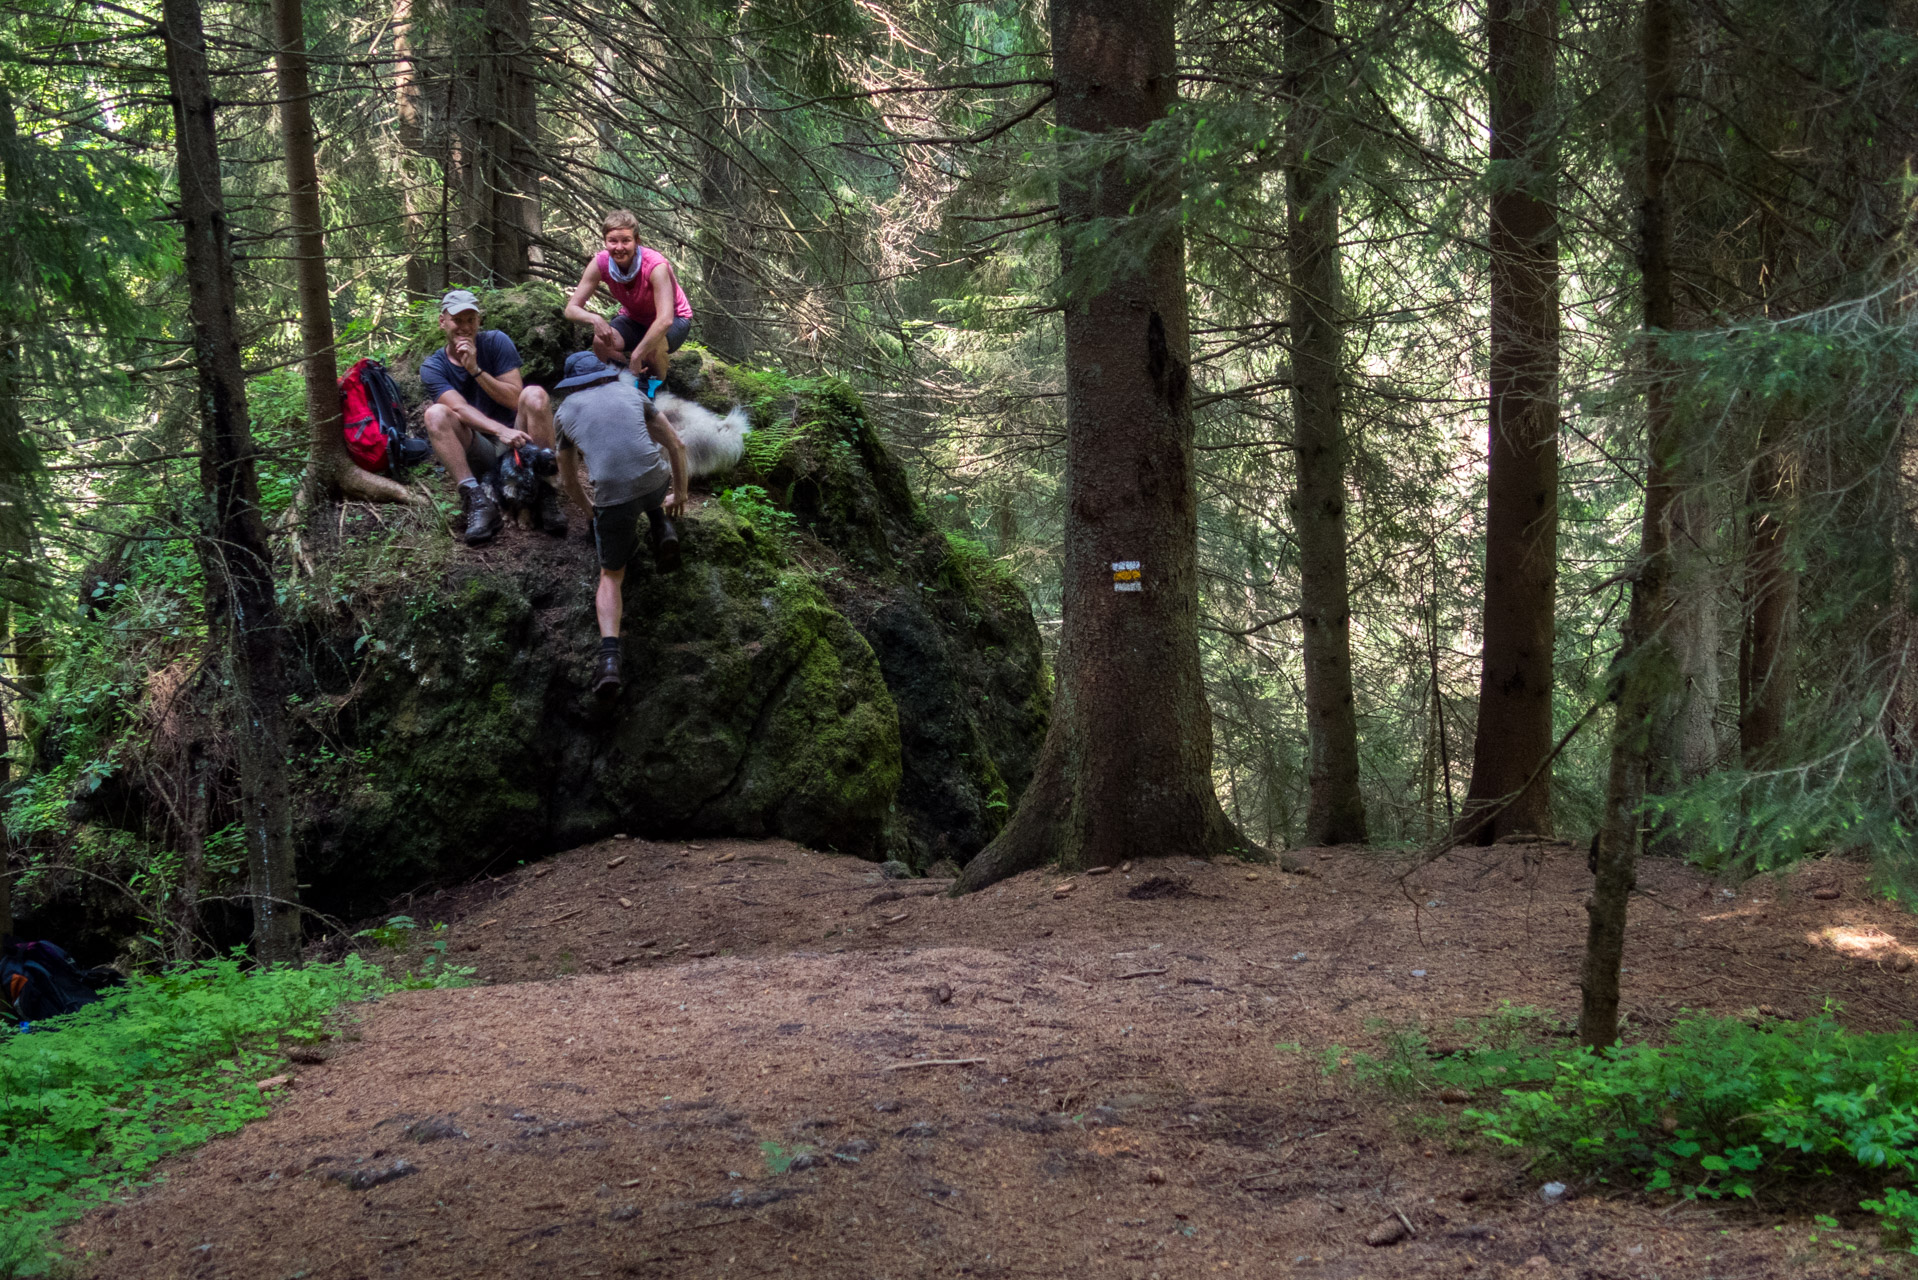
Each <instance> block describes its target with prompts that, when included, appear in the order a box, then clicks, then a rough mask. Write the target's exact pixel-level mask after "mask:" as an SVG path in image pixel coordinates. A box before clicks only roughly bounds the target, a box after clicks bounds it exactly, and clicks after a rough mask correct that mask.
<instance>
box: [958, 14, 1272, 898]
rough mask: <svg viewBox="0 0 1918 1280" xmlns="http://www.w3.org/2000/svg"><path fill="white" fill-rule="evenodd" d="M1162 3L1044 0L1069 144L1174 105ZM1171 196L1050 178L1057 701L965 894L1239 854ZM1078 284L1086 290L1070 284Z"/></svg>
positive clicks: (965, 879)
mask: <svg viewBox="0 0 1918 1280" xmlns="http://www.w3.org/2000/svg"><path fill="white" fill-rule="evenodd" d="M1175 8H1176V5H1175V3H1174V0H1053V4H1052V7H1051V22H1052V54H1053V65H1054V69H1055V74H1056V77H1057V82H1058V106H1057V112H1058V122H1059V124H1060V126H1061V128H1062V130H1064V131H1066V139H1067V141H1066V143H1065V145H1066V146H1068V147H1070V146H1071V138H1072V137H1073V135H1075V134H1079V135H1089V136H1090V137H1091V138H1093V139H1094V140H1101V139H1102V136H1103V138H1105V139H1109V137H1110V135H1112V134H1113V133H1115V132H1117V131H1121V130H1124V131H1137V130H1143V129H1145V128H1146V127H1148V126H1149V125H1151V124H1152V123H1153V122H1155V121H1157V120H1160V119H1163V118H1164V116H1165V114H1166V112H1167V111H1168V110H1169V109H1170V107H1171V106H1172V103H1173V100H1174V97H1175V95H1176V93H1177V80H1176V76H1177V64H1176V61H1175V59H1174V56H1173V17H1174V11H1175ZM1178 198H1179V197H1178V191H1177V187H1176V185H1175V184H1174V181H1172V180H1170V179H1169V177H1167V178H1162V179H1161V180H1160V181H1158V182H1156V183H1154V182H1150V181H1148V180H1147V179H1146V178H1145V177H1143V176H1142V175H1139V174H1138V173H1136V172H1134V173H1131V174H1128V172H1127V170H1126V167H1125V166H1124V165H1123V164H1122V163H1119V162H1117V161H1116V160H1115V161H1108V162H1106V163H1104V164H1103V165H1102V166H1101V167H1100V168H1099V169H1098V170H1097V171H1096V172H1094V173H1089V174H1088V173H1084V172H1078V171H1074V170H1073V168H1072V166H1071V165H1069V164H1068V165H1067V166H1066V167H1065V172H1064V173H1063V174H1062V178H1061V182H1060V188H1059V208H1060V215H1061V219H1062V221H1063V223H1064V224H1065V226H1064V231H1063V234H1062V236H1061V241H1060V255H1061V259H1062V266H1063V268H1064V274H1065V277H1066V279H1067V280H1068V281H1069V282H1072V285H1073V287H1072V295H1073V296H1071V297H1069V298H1068V300H1067V305H1066V309H1065V368H1066V495H1065V498H1066V529H1065V554H1064V558H1063V565H1062V578H1063V583H1062V586H1063V597H1064V598H1063V611H1064V618H1063V626H1062V629H1061V636H1060V646H1059V665H1058V680H1059V683H1058V697H1057V699H1056V700H1055V702H1054V704H1053V712H1052V720H1051V723H1050V725H1049V726H1048V728H1047V732H1046V741H1045V745H1044V747H1043V749H1042V750H1041V752H1040V759H1039V763H1038V767H1037V769H1036V771H1035V773H1034V777H1033V781H1032V784H1031V785H1030V786H1029V787H1027V789H1026V793H1025V795H1024V797H1023V798H1022V799H1021V801H1020V805H1019V809H1018V812H1017V813H1015V814H1014V815H1013V818H1012V821H1011V822H1010V823H1009V824H1008V825H1007V827H1006V829H1005V830H1004V831H1002V832H1001V833H1000V834H999V837H998V838H997V839H996V840H994V841H993V842H992V844H991V845H989V846H987V848H986V849H985V850H983V851H982V852H981V853H980V854H979V855H978V856H977V857H975V858H974V859H973V860H972V862H971V863H970V864H969V865H968V866H967V867H966V869H965V872H964V873H963V874H962V875H961V876H960V879H959V881H958V883H957V884H956V885H955V886H954V892H956V893H957V892H967V891H970V890H973V889H978V888H980V887H982V886H984V885H987V884H991V883H992V882H993V881H995V880H998V879H1001V878H1003V877H1005V876H1008V875H1013V874H1016V873H1018V872H1020V871H1023V870H1026V869H1028V868H1030V867H1034V866H1037V865H1039V864H1041V863H1043V862H1046V861H1050V860H1056V861H1057V862H1059V863H1060V864H1061V865H1062V866H1065V867H1068V868H1079V867H1087V866H1110V865H1112V864H1114V863H1117V862H1120V861H1122V860H1124V859H1127V858H1146V857H1166V856H1175V855H1182V856H1194V857H1204V856H1207V855H1210V854H1218V853H1226V852H1229V851H1232V850H1234V849H1250V848H1251V846H1249V845H1247V843H1246V842H1245V841H1244V840H1243V838H1242V837H1240V836H1239V834H1238V832H1236V831H1235V830H1234V829H1233V828H1232V826H1231V824H1230V823H1229V822H1228V821H1227V819H1226V816H1225V812H1224V810H1223V809H1221V808H1220V806H1219V800H1218V797H1217V795H1216V794H1215V793H1214V792H1213V789H1212V775H1211V770H1212V723H1211V716H1210V713H1209V711H1208V709H1207V707H1206V700H1205V688H1204V684H1203V682H1202V680H1201V678H1200V672H1199V643H1198V596H1199V591H1198V568H1197V559H1198V502H1197V495H1196V493H1195V491H1194V488H1193V462H1192V407H1191V398H1190V381H1189V380H1190V369H1189V366H1188V363H1187V360H1188V357H1187V351H1188V334H1187V328H1186V298H1185V246H1184V240H1183V237H1182V236H1181V234H1180V233H1179V231H1178V229H1177V221H1176V218H1171V217H1166V216H1165V215H1168V214H1171V213H1173V212H1175V211H1176V206H1177V201H1178ZM1142 216H1143V217H1148V218H1154V219H1156V220H1159V221H1160V225H1161V228H1162V229H1161V232H1160V234H1159V238H1158V239H1157V240H1156V241H1155V242H1154V243H1153V245H1152V246H1151V248H1150V249H1149V250H1148V251H1147V252H1146V254H1145V256H1144V258H1143V260H1140V259H1138V258H1136V257H1124V258H1119V259H1117V260H1116V262H1115V260H1114V256H1113V255H1112V254H1111V253H1110V252H1109V251H1108V250H1104V249H1101V248H1100V247H1098V246H1097V245H1095V244H1093V243H1091V242H1090V238H1089V237H1088V236H1087V234H1086V230H1087V225H1088V224H1089V223H1091V222H1092V221H1093V220H1094V219H1106V220H1110V221H1111V222H1114V223H1119V224H1124V223H1127V222H1130V221H1132V220H1134V219H1135V218H1138V217H1142ZM1088 276H1091V277H1092V278H1093V282H1092V283H1090V284H1087V283H1084V282H1085V280H1086V278H1087V277H1088Z"/></svg>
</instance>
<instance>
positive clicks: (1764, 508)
mask: <svg viewBox="0 0 1918 1280" xmlns="http://www.w3.org/2000/svg"><path fill="white" fill-rule="evenodd" d="M1777 417H1778V415H1776V414H1772V415H1769V416H1768V417H1767V418H1766V423H1765V431H1764V432H1763V434H1762V435H1761V437H1760V439H1759V444H1758V458H1757V460H1756V461H1754V462H1753V464H1752V471H1751V481H1750V489H1749V494H1748V502H1749V515H1748V516H1747V518H1746V535H1745V616H1744V629H1743V631H1742V633H1741V635H1740V637H1739V645H1738V751H1739V755H1740V757H1741V762H1742V763H1743V764H1744V766H1745V767H1746V768H1747V769H1763V768H1766V767H1768V766H1769V765H1772V764H1775V763H1776V762H1777V757H1778V748H1779V745H1780V742H1781V740H1782V739H1783V737H1784V733H1785V721H1786V717H1787V716H1788V715H1789V714H1790V712H1791V695H1792V685H1793V684H1794V682H1795V680H1796V673H1795V672H1794V671H1793V669H1792V661H1791V631H1792V622H1793V620H1794V618H1795V617H1796V615H1797V612H1798V573H1797V571H1796V570H1795V569H1793V568H1792V565H1791V561H1790V558H1789V552H1790V539H1789V533H1790V523H1789V520H1788V518H1787V517H1788V513H1789V511H1790V505H1791V490H1792V473H1791V460H1790V455H1789V452H1788V446H1787V445H1786V444H1785V443H1784V442H1783V440H1782V439H1781V436H1782V434H1783V433H1782V432H1781V431H1780V430H1779V429H1778V422H1777Z"/></svg>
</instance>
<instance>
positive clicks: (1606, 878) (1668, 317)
mask: <svg viewBox="0 0 1918 1280" xmlns="http://www.w3.org/2000/svg"><path fill="white" fill-rule="evenodd" d="M1674 9H1675V4H1674V0H1645V5H1644V26H1643V30H1642V32H1641V36H1640V39H1641V53H1642V58H1643V65H1644V85H1645V103H1644V127H1645V170H1644V191H1643V195H1642V199H1641V202H1640V206H1639V211H1640V212H1639V234H1640V237H1641V239H1640V246H1639V260H1640V263H1641V267H1642V271H1643V275H1644V279H1643V284H1642V288H1643V290H1644V307H1645V328H1646V332H1647V336H1646V342H1645V353H1646V372H1647V374H1648V380H1647V384H1646V389H1645V445H1646V455H1647V467H1646V475H1645V514H1644V522H1643V524H1642V525H1641V526H1640V530H1639V553H1638V565H1637V572H1636V575H1635V578H1634V580H1633V582H1632V599H1631V605H1630V608H1629V610H1628V612H1627V614H1626V617H1625V626H1624V630H1623V634H1622V635H1621V637H1620V641H1621V643H1620V646H1619V656H1618V662H1617V664H1616V666H1615V668H1614V671H1613V680H1614V689H1615V691H1616V696H1617V703H1618V706H1617V711H1616V714H1615V718H1614V720H1613V723H1612V742H1611V747H1612V755H1611V768H1610V771H1609V774H1608V776H1607V778H1606V783H1605V811H1604V814H1603V816H1602V818H1601V825H1600V827H1599V831H1598V841H1597V844H1596V845H1595V846H1594V847H1593V850H1592V857H1593V864H1594V867H1595V870H1596V874H1595V875H1594V877H1593V883H1592V896H1591V897H1590V898H1588V899H1587V900H1586V903H1585V911H1586V917H1587V928H1586V935H1585V963H1584V969H1583V972H1582V974H1581V976H1580V982H1579V985H1580V988H1581V991H1582V1000H1581V1002H1580V1005H1579V1014H1578V1036H1579V1040H1580V1042H1581V1043H1583V1044H1586V1045H1590V1046H1592V1047H1593V1048H1603V1047H1604V1046H1607V1045H1610V1044H1614V1043H1616V1042H1617V1040H1618V1000H1619V994H1618V971H1619V966H1620V964H1621V963H1622V961H1623V959H1624V955H1625V922H1626V915H1627V909H1628V907H1629V906H1630V903H1631V895H1632V887H1633V885H1634V883H1635V882H1636V878H1637V870H1638V844H1639V809H1640V807H1641V806H1642V804H1643V802H1644V799H1645V781H1646V772H1647V766H1648V763H1649V760H1650V756H1651V749H1652V739H1653V735H1654V733H1655V732H1656V731H1657V727H1658V725H1659V723H1660V722H1661V720H1662V718H1663V717H1665V716H1666V715H1668V714H1669V711H1670V707H1671V703H1672V692H1673V686H1674V684H1675V682H1676V667H1677V664H1676V662H1675V661H1674V659H1673V654H1672V650H1671V646H1670V643H1669V641H1668V639H1667V637H1666V635H1665V632H1664V629H1663V623H1664V615H1665V608H1666V603H1667V591H1668V588H1669V584H1670V578H1671V555H1670V546H1671V542H1670V538H1671V527H1670V514H1671V505H1672V499H1673V495H1674V493H1675V491H1676V489H1677V484H1676V480H1677V478H1678V474H1679V457H1678V453H1679V450H1678V440H1677V439H1676V432H1675V430H1674V422H1673V414H1672V399H1673V394H1674V393H1673V389H1672V387H1671V379H1672V368H1671V365H1670V361H1669V359H1668V358H1667V357H1666V356H1665V355H1664V354H1663V353H1662V352H1661V351H1660V349H1659V347H1658V345H1657V343H1658V338H1659V336H1660V335H1662V334H1665V333H1669V332H1671V330H1672V325H1673V320H1674V317H1675V309H1674V305H1673V298H1672V263H1671V244H1672V228H1671V219H1670V208H1669V204H1668V193H1667V188H1668V185H1669V183H1670V179H1671V172H1672V161H1673V155H1674V151H1675V143H1674V136H1675V130H1676V124H1677V122H1676V119H1675V113H1676V112H1677V110H1678V79H1679V64H1678V49H1679V47H1680V46H1679V43H1678V32H1677V25H1678V18H1677V14H1676V13H1675V12H1674Z"/></svg>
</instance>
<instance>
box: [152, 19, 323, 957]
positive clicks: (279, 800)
mask: <svg viewBox="0 0 1918 1280" xmlns="http://www.w3.org/2000/svg"><path fill="white" fill-rule="evenodd" d="M161 34H162V37H163V39H164V43H165V46H166V65H167V80H168V83H169V85H170V87H171V89H172V97H173V125H174V139H175V146H176V148H177V151H178V160H179V182H180V213H179V216H180V228H181V232H182V239H183V241H184V245H185V250H186V281H187V294H188V299H189V306H190V311H191V317H192V326H193V355H194V364H195V366H196V368H197V371H198V380H199V388H198V392H199V396H198V398H199V408H200V484H201V487H202V489H203V490H204V493H205V499H206V508H205V511H204V513H203V514H202V516H201V520H202V522H203V523H202V526H201V529H200V531H199V536H198V537H197V538H196V539H195V541H196V544H197V550H198V552H199V556H200V565H201V570H202V572H203V575H204V577H205V580H206V581H205V588H204V590H205V597H206V610H207V630H208V633H209V635H210V636H211V638H212V640H213V642H214V643H215V644H216V645H218V646H220V649H221V652H222V654H223V656H224V658H225V659H226V667H227V679H228V681H229V686H228V687H229V688H230V689H231V691H232V697H233V704H232V711H231V715H232V724H233V731H234V741H235V743H236V745H237V748H238V755H239V765H240V792H241V810H242V821H243V823H244V827H245V830H246V842H247V855H248V863H249V866H250V869H251V872H252V895H253V925H254V931H253V936H254V946H255V949H256V952H257V954H258V955H259V957H260V958H261V959H262V960H268V961H276V960H286V961H291V960H297V959H298V958H299V945H300V914H299V904H298V901H297V899H298V893H299V886H298V877H297V876H296V875H295V869H294V860H293V824H292V810H291V807H290V805H289V803H288V799H287V781H286V734H285V727H284V724H283V720H284V715H285V708H286V693H287V689H286V676H285V670H284V665H283V657H282V654H281V635H280V630H281V623H280V619H279V613H278V606H277V604H276V602H275V596H274V584H273V565H272V561H271V558H270V554H269V551H268V548H267V542H266V523H265V521H264V520H262V519H261V516H260V487H259V479H258V476H257V475H256V473H255V470H254V463H253V458H254V448H253V437H252V431H251V428H250V426H249V423H248V418H247V403H246V375H245V373H244V372H243V371H242V368H241V364H240V342H239V334H238V324H237V320H236V316H235V313H234V284H233V243H232V234H231V229H230V227H229V225H228V223H227V216H226V202H225V198H224V196H223V195H222V193H221V189H220V153H219V144H218V141H217V135H216V134H215V131H214V123H213V94H212V86H211V83H210V78H209V76H208V73H207V58H206V34H205V31H204V29H203V28H202V26H201V20H200V6H199V0H164V3H163V5H162V8H161Z"/></svg>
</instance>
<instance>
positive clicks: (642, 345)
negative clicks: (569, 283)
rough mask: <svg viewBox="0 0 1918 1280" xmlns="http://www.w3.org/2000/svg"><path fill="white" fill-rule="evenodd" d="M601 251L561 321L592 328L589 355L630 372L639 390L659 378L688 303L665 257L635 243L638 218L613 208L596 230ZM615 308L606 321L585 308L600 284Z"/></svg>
mask: <svg viewBox="0 0 1918 1280" xmlns="http://www.w3.org/2000/svg"><path fill="white" fill-rule="evenodd" d="M601 232H602V233H603V235H604V236H605V244H606V247H605V248H604V249H603V250H601V251H600V252H599V253H596V254H594V255H593V260H592V261H591V262H590V263H588V264H587V265H586V270H585V271H584V272H582V273H581V275H580V277H579V285H578V287H577V288H575V289H574V290H573V296H572V297H571V298H570V299H568V300H567V303H566V318H567V319H568V320H571V321H573V322H574V323H575V324H584V325H591V326H592V329H593V354H594V355H596V356H598V357H599V358H600V359H601V360H604V361H605V362H606V363H607V364H611V365H620V364H624V365H627V366H628V367H630V368H631V369H632V371H633V375H634V376H635V377H637V378H638V379H639V385H640V387H641V388H642V389H644V388H645V387H646V385H647V379H648V377H653V378H664V377H665V376H666V370H667V369H668V368H669V367H670V366H671V364H672V353H673V352H675V351H677V350H679V346H680V344H681V343H683V342H684V341H686V334H687V333H688V332H689V331H690V330H691V329H692V327H693V304H692V303H690V302H688V301H687V300H686V291H685V290H684V289H682V288H680V287H679V277H678V274H677V273H676V272H675V271H674V270H673V264H672V263H670V262H668V261H666V255H665V254H663V253H660V252H659V251H658V250H657V249H649V248H647V247H646V246H644V245H642V244H640V243H639V219H637V218H636V217H634V216H633V214H632V211H631V210H628V209H615V210H614V211H613V212H611V213H609V214H607V215H606V218H605V221H604V223H603V224H602V226H601ZM602 284H603V285H605V286H606V291H607V292H608V293H610V294H611V295H612V296H613V301H614V302H617V303H618V304H619V310H618V312H617V313H615V314H614V315H613V316H611V317H610V318H608V317H604V316H600V315H598V314H596V313H594V312H592V311H589V310H587V309H586V304H587V303H588V302H590V301H591V300H592V298H593V295H594V294H595V293H597V292H598V291H599V287H600V286H601V285H602Z"/></svg>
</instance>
